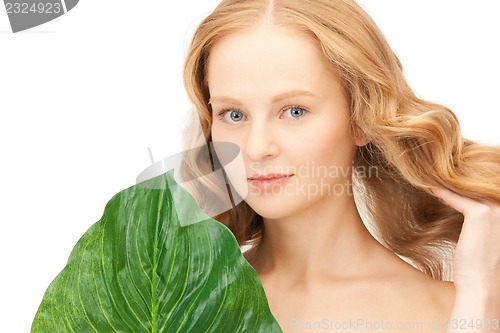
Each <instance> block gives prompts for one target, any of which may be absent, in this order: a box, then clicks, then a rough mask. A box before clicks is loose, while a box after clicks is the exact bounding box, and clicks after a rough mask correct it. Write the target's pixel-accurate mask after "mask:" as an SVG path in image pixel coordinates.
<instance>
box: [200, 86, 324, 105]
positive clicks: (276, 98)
mask: <svg viewBox="0 0 500 333" xmlns="http://www.w3.org/2000/svg"><path fill="white" fill-rule="evenodd" d="M298 96H306V97H315V98H317V97H318V96H316V95H315V94H313V93H312V92H310V91H307V90H292V91H287V92H285V93H282V94H279V95H276V96H274V97H273V99H272V102H273V103H277V102H280V101H282V100H284V99H287V98H292V97H298ZM214 101H219V102H226V103H229V104H234V105H242V103H241V101H240V100H237V99H235V98H231V97H227V96H213V97H211V98H210V100H209V101H208V104H212V102H214Z"/></svg>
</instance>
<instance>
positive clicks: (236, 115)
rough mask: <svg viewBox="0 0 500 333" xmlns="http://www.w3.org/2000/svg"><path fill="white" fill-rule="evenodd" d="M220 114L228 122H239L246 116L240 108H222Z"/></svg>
mask: <svg viewBox="0 0 500 333" xmlns="http://www.w3.org/2000/svg"><path fill="white" fill-rule="evenodd" d="M218 116H219V118H221V119H222V120H223V121H225V122H227V123H238V122H240V121H241V120H242V119H243V118H244V117H245V116H244V115H243V113H242V112H241V111H239V110H222V111H221V112H219V114H218Z"/></svg>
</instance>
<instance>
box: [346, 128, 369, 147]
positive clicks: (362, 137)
mask: <svg viewBox="0 0 500 333" xmlns="http://www.w3.org/2000/svg"><path fill="white" fill-rule="evenodd" d="M351 133H352V138H353V141H354V144H355V145H356V146H358V147H363V146H366V145H367V144H368V143H370V141H372V139H371V138H370V137H369V136H368V135H367V134H366V133H365V132H364V131H363V130H361V128H359V127H358V126H353V128H352V132H351Z"/></svg>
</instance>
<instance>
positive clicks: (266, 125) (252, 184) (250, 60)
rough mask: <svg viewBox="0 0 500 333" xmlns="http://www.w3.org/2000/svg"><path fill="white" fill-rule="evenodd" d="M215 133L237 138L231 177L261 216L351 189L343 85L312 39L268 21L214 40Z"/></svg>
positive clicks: (303, 207) (300, 208) (279, 214)
mask: <svg viewBox="0 0 500 333" xmlns="http://www.w3.org/2000/svg"><path fill="white" fill-rule="evenodd" d="M207 79H208V86H209V90H210V97H211V98H210V104H211V106H212V110H213V123H212V139H213V141H214V142H217V141H225V142H232V143H236V144H237V145H239V147H240V149H241V153H242V156H243V160H244V165H245V170H243V169H242V168H240V169H238V170H236V169H229V168H228V169H226V172H227V174H228V177H229V179H230V181H231V183H232V184H233V185H234V186H235V187H236V189H237V190H238V192H239V193H245V192H246V191H245V188H244V187H245V186H248V188H247V189H248V194H247V195H246V197H245V198H244V200H245V201H246V202H247V203H248V204H249V205H250V207H252V208H253V209H254V210H255V211H256V212H257V213H258V214H259V215H261V216H263V217H264V218H268V219H278V218H285V217H287V216H290V215H292V214H297V213H303V212H306V211H307V210H308V209H314V206H315V205H317V204H319V203H326V202H327V201H329V200H335V198H338V197H339V196H346V195H349V194H350V192H349V191H350V187H349V180H350V175H351V172H350V171H351V169H350V168H351V166H352V159H353V154H354V147H355V144H356V142H355V140H353V139H352V138H351V135H350V130H349V128H350V122H349V108H348V103H347V100H346V97H345V95H344V92H343V89H342V86H341V84H340V82H339V80H338V79H337V77H336V76H335V75H333V74H332V73H331V72H330V71H329V70H328V65H327V63H326V60H325V59H324V57H323V55H322V53H321V51H320V49H319V47H318V46H317V44H316V43H315V41H314V39H312V38H311V37H309V36H306V35H304V34H301V33H298V32H297V31H295V30H288V29H285V28H282V27H278V26H275V25H270V24H263V25H261V26H258V27H255V28H253V29H250V30H244V31H240V32H236V33H233V34H231V35H229V36H227V37H225V38H223V39H222V40H220V41H219V42H218V43H216V45H214V47H213V49H212V50H211V53H210V57H209V63H208V77H207Z"/></svg>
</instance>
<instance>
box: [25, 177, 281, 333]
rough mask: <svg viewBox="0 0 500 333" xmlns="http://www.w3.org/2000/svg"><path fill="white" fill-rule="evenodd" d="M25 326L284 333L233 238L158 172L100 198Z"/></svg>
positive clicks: (38, 330) (37, 332)
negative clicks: (100, 210)
mask: <svg viewBox="0 0 500 333" xmlns="http://www.w3.org/2000/svg"><path fill="white" fill-rule="evenodd" d="M174 199H175V200H174ZM174 202H176V203H179V202H180V203H182V205H183V207H179V208H180V209H176V207H175V205H174ZM177 205H179V204H177ZM179 211H182V212H183V213H182V214H183V215H182V216H180V217H179V216H178V214H179ZM200 216H202V217H203V218H202V219H203V221H201V222H199V223H194V224H189V223H188V225H186V226H181V225H180V223H179V219H191V218H194V219H197V220H200ZM184 225H185V224H184ZM31 332H32V333H57V332H74V333H85V332H106V333H107V332H130V333H142V332H151V333H153V332H154V333H156V332H194V333H199V332H218V333H228V332H265V333H270V332H282V331H281V329H280V327H279V325H278V323H277V322H276V320H275V319H274V317H273V316H272V314H271V312H270V310H269V307H268V302H267V299H266V296H265V293H264V289H263V287H262V284H261V282H260V280H259V278H258V276H257V274H256V272H255V270H254V269H253V268H252V267H251V266H250V265H249V264H248V262H247V261H246V260H245V258H244V257H243V256H242V254H241V251H240V249H239V246H238V244H237V242H236V239H235V238H234V236H233V234H232V233H231V232H230V231H229V229H227V228H226V227H225V226H224V225H222V224H221V223H219V222H218V221H215V220H213V219H211V218H209V217H208V216H206V215H204V213H203V212H202V211H201V210H200V209H199V208H198V206H197V205H196V203H195V202H194V200H193V198H192V197H191V196H190V195H189V194H188V193H187V192H186V191H185V190H184V189H183V188H182V187H181V186H179V185H178V184H176V183H175V181H174V180H173V176H172V174H171V173H165V174H163V175H161V176H158V177H156V178H154V179H151V180H149V181H146V182H144V183H141V184H138V185H135V186H132V187H130V188H128V189H126V190H124V191H122V192H120V193H118V194H116V195H115V196H114V197H113V198H112V199H111V200H110V201H109V202H108V204H107V205H106V208H105V210H104V214H103V216H102V218H101V220H100V221H98V222H97V223H95V224H94V225H93V226H92V227H91V228H90V229H89V230H88V231H87V232H86V233H85V234H84V235H83V237H82V238H81V239H80V240H79V241H78V243H77V244H76V246H75V248H74V249H73V251H72V252H71V255H70V257H69V259H68V263H67V265H66V267H65V268H64V269H63V270H62V271H61V273H60V274H59V275H58V276H57V277H56V278H55V279H54V281H53V282H52V283H51V284H50V285H49V287H48V289H47V291H46V292H45V295H44V297H43V300H42V303H41V305H40V307H39V309H38V312H37V314H36V316H35V319H34V321H33V324H32V327H31Z"/></svg>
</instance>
